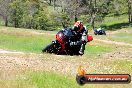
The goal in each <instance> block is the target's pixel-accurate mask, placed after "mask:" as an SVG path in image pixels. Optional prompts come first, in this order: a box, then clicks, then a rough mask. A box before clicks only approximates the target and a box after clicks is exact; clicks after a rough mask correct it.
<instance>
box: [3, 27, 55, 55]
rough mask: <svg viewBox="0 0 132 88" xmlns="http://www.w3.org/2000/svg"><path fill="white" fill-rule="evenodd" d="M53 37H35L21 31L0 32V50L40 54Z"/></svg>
mask: <svg viewBox="0 0 132 88" xmlns="http://www.w3.org/2000/svg"><path fill="white" fill-rule="evenodd" d="M53 38H54V37H52V35H51V36H47V35H35V34H31V33H30V32H26V31H25V32H24V31H22V30H16V29H15V30H14V29H11V30H9V29H8V31H3V30H1V31H0V48H2V49H10V50H17V51H25V52H37V53H38V52H41V50H42V48H43V47H45V46H46V45H47V44H49V43H50V42H51V41H52V40H53Z"/></svg>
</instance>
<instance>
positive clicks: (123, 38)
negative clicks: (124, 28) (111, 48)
mask: <svg viewBox="0 0 132 88" xmlns="http://www.w3.org/2000/svg"><path fill="white" fill-rule="evenodd" d="M109 39H110V40H114V41H119V42H126V43H131V44H132V32H131V33H116V34H115V35H113V36H111V37H110V38H109Z"/></svg>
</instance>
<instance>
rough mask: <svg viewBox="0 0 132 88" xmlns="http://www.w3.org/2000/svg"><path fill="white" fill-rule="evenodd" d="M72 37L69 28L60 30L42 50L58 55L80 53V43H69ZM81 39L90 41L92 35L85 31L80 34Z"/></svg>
mask: <svg viewBox="0 0 132 88" xmlns="http://www.w3.org/2000/svg"><path fill="white" fill-rule="evenodd" d="M72 38H74V35H73V33H72V31H71V30H70V29H65V30H61V31H59V32H58V33H57V34H56V40H55V41H52V43H51V44H49V45H48V46H46V47H45V48H43V49H42V52H46V53H54V54H58V55H80V54H79V50H80V48H81V44H78V45H75V46H70V44H69V43H70V40H72ZM82 40H85V41H86V43H87V42H90V41H92V40H93V37H92V36H89V35H87V33H86V34H85V35H83V36H82Z"/></svg>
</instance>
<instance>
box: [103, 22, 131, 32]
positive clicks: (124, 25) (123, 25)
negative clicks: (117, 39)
mask: <svg viewBox="0 0 132 88" xmlns="http://www.w3.org/2000/svg"><path fill="white" fill-rule="evenodd" d="M128 27H132V23H117V24H113V25H109V26H106V25H104V28H105V29H107V30H111V31H115V30H118V29H121V28H128Z"/></svg>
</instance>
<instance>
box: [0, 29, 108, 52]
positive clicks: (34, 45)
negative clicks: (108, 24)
mask: <svg viewBox="0 0 132 88" xmlns="http://www.w3.org/2000/svg"><path fill="white" fill-rule="evenodd" d="M5 28H6V27H5ZM2 29H3V28H1V29H0V48H1V49H10V50H16V51H24V52H35V53H41V50H42V48H43V47H45V46H46V45H48V44H50V43H51V41H52V40H54V39H55V33H52V32H46V31H45V32H42V33H43V34H42V35H41V34H33V33H32V32H35V31H33V30H25V29H15V28H7V30H5V29H4V30H2ZM37 33H39V32H37ZM106 48H107V47H106V46H97V45H93V46H86V53H89V54H100V53H102V52H109V51H111V50H108V49H106Z"/></svg>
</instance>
